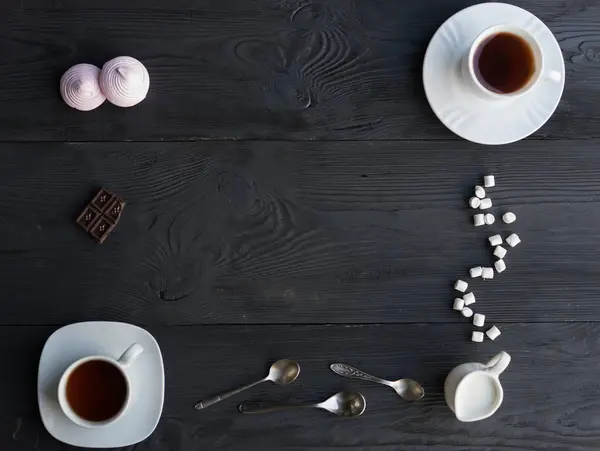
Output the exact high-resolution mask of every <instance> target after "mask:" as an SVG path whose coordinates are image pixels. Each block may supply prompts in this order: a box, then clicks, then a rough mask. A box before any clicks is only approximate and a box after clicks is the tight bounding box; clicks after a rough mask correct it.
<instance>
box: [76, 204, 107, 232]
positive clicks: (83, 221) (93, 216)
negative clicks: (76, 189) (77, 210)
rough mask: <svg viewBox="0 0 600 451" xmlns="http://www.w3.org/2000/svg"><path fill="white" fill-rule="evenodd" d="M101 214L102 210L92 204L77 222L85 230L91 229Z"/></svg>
mask: <svg viewBox="0 0 600 451" xmlns="http://www.w3.org/2000/svg"><path fill="white" fill-rule="evenodd" d="M101 215H102V213H101V212H100V211H98V210H96V209H95V208H94V207H92V206H91V205H88V206H87V207H85V209H84V210H83V212H82V213H81V214H80V215H79V217H78V218H77V224H79V225H80V226H81V227H83V228H84V229H85V230H90V229H91V228H92V226H93V225H94V223H95V222H96V220H97V219H98V218H99V217H100V216H101Z"/></svg>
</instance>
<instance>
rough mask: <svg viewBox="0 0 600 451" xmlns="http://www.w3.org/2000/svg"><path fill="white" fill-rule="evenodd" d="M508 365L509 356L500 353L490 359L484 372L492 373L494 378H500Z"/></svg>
mask: <svg viewBox="0 0 600 451" xmlns="http://www.w3.org/2000/svg"><path fill="white" fill-rule="evenodd" d="M509 363H510V354H509V353H508V352H504V351H502V352H500V353H499V354H497V355H495V356H494V357H492V358H491V359H490V361H489V362H488V363H487V365H486V367H487V369H486V371H488V372H489V373H492V374H493V375H495V376H500V375H501V374H502V373H503V372H504V370H505V369H506V367H507V366H508V364H509Z"/></svg>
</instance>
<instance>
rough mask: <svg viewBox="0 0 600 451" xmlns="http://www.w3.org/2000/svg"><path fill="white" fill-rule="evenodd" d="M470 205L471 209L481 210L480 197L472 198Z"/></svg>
mask: <svg viewBox="0 0 600 451" xmlns="http://www.w3.org/2000/svg"><path fill="white" fill-rule="evenodd" d="M469 205H470V206H471V208H479V206H480V205H481V199H479V197H471V198H470V199H469Z"/></svg>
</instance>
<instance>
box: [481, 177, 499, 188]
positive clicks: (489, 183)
mask: <svg viewBox="0 0 600 451" xmlns="http://www.w3.org/2000/svg"><path fill="white" fill-rule="evenodd" d="M483 186H485V187H486V188H493V187H494V186H496V179H495V177H494V176H493V175H486V176H485V177H483Z"/></svg>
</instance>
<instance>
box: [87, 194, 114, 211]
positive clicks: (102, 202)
mask: <svg viewBox="0 0 600 451" xmlns="http://www.w3.org/2000/svg"><path fill="white" fill-rule="evenodd" d="M114 198H115V195H114V194H112V193H109V192H108V191H106V190H105V189H104V188H102V189H101V190H100V191H98V194H96V195H95V196H94V198H93V199H92V202H91V204H92V205H93V206H94V207H96V208H97V209H98V210H100V211H101V212H104V211H105V210H106V209H107V208H108V207H109V206H110V204H111V203H112V201H113V199H114Z"/></svg>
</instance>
